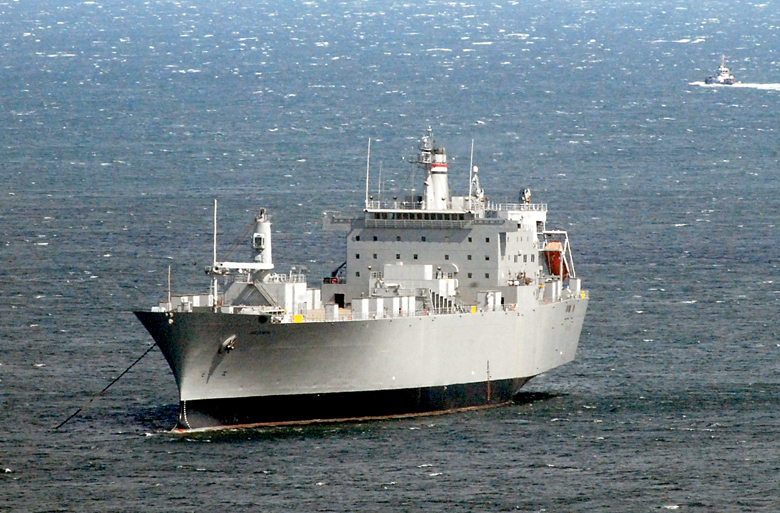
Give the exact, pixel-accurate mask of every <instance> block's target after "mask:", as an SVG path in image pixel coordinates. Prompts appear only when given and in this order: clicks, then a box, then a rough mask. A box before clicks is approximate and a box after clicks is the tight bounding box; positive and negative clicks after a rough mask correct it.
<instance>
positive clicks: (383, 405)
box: [176, 378, 528, 430]
mask: <svg viewBox="0 0 780 513" xmlns="http://www.w3.org/2000/svg"><path fill="white" fill-rule="evenodd" d="M527 381H528V378H518V379H505V380H499V381H490V382H488V381H485V382H481V383H463V384H457V385H449V386H438V387H426V388H416V389H404V390H377V391H366V392H338V393H325V394H306V395H290V396H286V395H279V396H270V397H239V398H228V399H203V400H195V401H182V402H181V403H180V405H179V421H178V424H177V427H176V428H177V429H179V430H192V429H209V428H215V427H216V428H218V427H223V426H233V427H235V426H253V425H264V424H268V425H279V424H300V423H312V422H333V421H349V420H369V419H383V418H395V417H410V416H416V415H430V414H435V413H444V412H454V411H462V410H469V409H476V408H487V407H493V406H501V405H505V404H507V403H509V402H511V401H512V397H513V396H514V395H515V394H516V393H517V391H518V390H519V389H520V388H521V387H522V386H523V385H524V384H525V383H526V382H527Z"/></svg>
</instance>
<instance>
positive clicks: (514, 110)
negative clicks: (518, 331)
mask: <svg viewBox="0 0 780 513" xmlns="http://www.w3.org/2000/svg"><path fill="white" fill-rule="evenodd" d="M779 38H780V7H779V6H778V5H777V4H776V3H772V2H765V3H756V2H748V1H744V0H729V1H717V0H698V1H695V2H694V1H680V2H671V1H663V0H661V1H658V2H618V1H609V0H593V1H587V0H585V1H567V0H549V1H544V0H529V1H505V0H493V1H481V0H477V1H474V2H448V1H440V0H430V1H423V2H394V1H389V2H385V1H381V2H380V1H374V0H371V1H349V2H333V1H328V2H326V1H310V2H302V1H292V0H291V1H289V2H265V1H247V0H236V1H224V0H217V1H205V0H191V1H162V0H160V1H149V2H138V1H129V0H124V1H123V0H116V1H100V0H96V1H84V2H73V1H68V0H65V1H60V0H58V1H56V2H55V1H53V0H39V1H35V2H17V1H13V2H9V1H5V2H0V169H1V170H2V187H0V243H1V246H0V263H1V264H2V265H0V344H1V345H2V351H0V511H41V512H42V511H206V510H231V511H386V510H388V511H389V510H392V511H423V510H424V511H449V512H451V511H510V510H511V511H588V512H592V511H655V510H679V511H746V512H747V511H751V512H752V511H776V510H777V507H778V506H777V505H778V504H780V487H778V484H777V475H778V470H779V469H780V463H778V462H780V380H779V379H778V370H779V369H780V365H779V364H778V362H779V361H780V337H778V332H779V331H780V326H779V325H778V313H779V312H778V306H779V305H780V302H779V300H780V275H778V262H779V261H780V255H779V254H778V253H779V251H780V250H778V241H779V240H780V233H779V232H778V224H779V223H780V200H779V199H778V198H780V187H779V186H778V172H779V171H780V158H779V157H778V141H779V140H780V133H778V132H779V131H780V128H779V127H780V108H779V107H780V105H779V104H780V54H779V53H778V52H779V51H780V41H779V40H778V39H779ZM722 55H725V57H726V60H727V61H726V62H727V65H728V66H729V67H730V69H731V70H732V72H733V73H734V75H735V76H736V77H737V78H738V79H739V80H741V81H742V82H743V84H741V85H740V86H739V87H720V86H705V85H704V83H703V81H704V79H705V78H706V77H707V76H708V75H711V74H713V73H714V72H715V69H716V68H717V66H718V64H720V59H721V56H722ZM429 126H430V127H432V128H433V130H434V135H435V137H436V139H437V141H438V142H440V143H441V144H443V145H444V146H446V148H447V151H448V154H449V156H450V161H451V164H450V176H451V181H450V185H451V188H452V189H453V190H454V191H455V192H461V193H462V192H463V191H464V189H465V188H467V173H468V162H469V159H470V150H471V141H472V140H473V141H474V164H476V165H478V166H479V168H480V174H481V179H482V183H483V187H484V188H485V189H486V191H487V193H488V195H489V196H491V198H492V199H495V200H500V201H503V200H510V201H512V200H515V199H516V197H517V193H518V191H520V190H522V189H523V188H525V187H528V188H530V189H531V191H532V194H533V199H534V201H539V202H544V203H546V204H547V205H548V208H549V210H550V212H549V222H548V226H550V227H556V228H561V229H566V230H568V231H569V235H570V238H571V241H572V245H573V249H574V256H575V265H576V270H577V272H578V274H579V275H580V276H581V277H582V278H583V282H584V287H585V288H587V289H588V290H589V292H590V297H591V302H590V307H589V312H588V316H587V318H586V322H585V327H584V330H583V333H582V338H581V341H580V348H579V351H578V357H577V359H576V360H575V361H574V362H572V363H570V364H568V365H566V366H564V367H561V368H559V369H556V370H555V371H553V372H549V373H546V374H544V375H541V376H538V377H537V378H535V379H533V380H532V381H531V382H530V383H529V384H528V385H527V386H526V388H525V389H524V393H522V394H521V395H520V396H519V398H518V402H517V404H514V405H510V406H508V407H504V408H500V409H493V410H483V411H475V412H468V413H459V414H450V415H441V416H434V417H423V418H414V419H405V420H389V421H382V422H363V423H345V424H326V425H320V426H302V427H300V426H299V427H278V428H263V429H253V430H232V431H225V432H220V433H201V434H195V435H187V436H181V435H174V434H171V433H170V432H169V430H170V428H172V427H173V426H174V424H175V417H176V411H177V391H176V386H175V383H174V380H173V377H172V375H171V373H170V371H169V369H168V368H167V365H166V363H165V362H164V359H163V357H162V355H161V354H160V352H159V351H158V350H156V349H154V350H153V351H152V352H151V353H150V354H149V355H147V356H146V357H145V358H144V359H142V361H141V362H139V363H138V365H136V366H135V367H134V368H133V369H132V370H131V371H130V372H128V373H127V374H126V375H124V376H123V377H122V379H120V380H119V381H118V382H117V383H116V384H115V385H113V386H112V387H111V388H110V389H109V390H108V391H107V392H106V393H105V394H104V395H103V396H102V397H100V398H98V399H97V400H95V401H94V402H93V403H92V404H91V405H90V406H89V407H88V408H86V409H85V410H84V411H82V413H81V414H80V415H78V416H77V417H75V418H74V419H73V420H71V421H70V422H68V423H67V424H65V425H64V426H63V427H62V428H60V429H58V430H55V429H54V427H55V426H57V425H58V424H59V423H61V422H62V421H63V420H64V419H65V418H67V417H68V416H69V415H70V414H71V413H73V412H74V411H76V410H77V409H78V408H80V407H82V406H84V405H85V404H86V403H87V402H88V401H89V400H90V399H91V398H92V397H93V396H94V395H95V394H97V393H98V392H99V391H100V390H102V389H103V388H104V387H105V386H106V385H108V384H109V383H110V382H111V380H112V379H114V378H116V377H117V376H118V375H119V374H120V373H121V372H122V371H124V370H125V369H126V368H127V367H128V366H129V365H130V364H131V363H132V362H133V361H135V360H136V359H137V358H138V357H139V356H140V355H141V354H143V352H144V351H145V350H146V348H147V347H149V345H150V344H151V338H150V337H149V336H148V335H147V334H146V332H145V331H144V329H143V327H142V326H141V325H140V323H138V322H137V321H136V320H135V318H134V316H133V315H132V309H137V308H148V307H150V306H151V305H153V304H155V303H156V302H157V301H159V300H160V299H162V298H164V297H165V294H166V290H167V270H168V266H171V268H172V281H173V287H174V290H178V291H181V292H187V291H198V290H201V289H204V288H205V287H206V286H207V283H206V277H205V276H204V275H203V271H202V268H203V267H204V266H206V265H208V264H209V263H210V260H211V230H212V228H211V223H212V219H211V216H212V211H211V209H212V202H213V200H214V199H217V200H218V201H219V205H220V210H219V217H220V225H219V234H220V241H221V243H220V251H221V252H225V251H227V249H228V248H229V246H230V245H231V243H232V241H233V240H234V238H235V237H236V236H237V234H239V233H240V232H241V231H242V230H243V228H244V226H245V225H246V224H247V223H248V222H249V221H250V220H251V216H252V215H253V214H254V212H256V211H257V209H258V208H259V207H266V208H268V209H269V211H270V212H271V213H272V214H273V221H274V257H275V263H276V264H277V266H278V267H279V268H281V269H285V268H287V267H288V266H290V265H305V266H306V267H307V268H308V269H309V273H310V276H311V277H312V281H313V282H314V281H316V279H317V277H319V276H321V275H323V274H324V273H327V272H329V271H331V270H332V269H333V268H335V267H336V266H338V265H339V264H340V263H341V262H342V261H343V250H344V243H343V241H341V240H339V239H338V238H334V237H333V236H332V235H331V234H330V233H327V234H326V233H324V232H323V231H322V230H321V227H320V219H321V215H322V212H323V211H324V210H327V209H337V210H342V211H344V212H352V211H357V210H358V209H359V207H360V204H361V201H362V199H363V195H364V194H365V191H364V186H365V181H364V180H365V158H366V157H365V152H366V147H367V142H368V138H369V137H370V138H372V157H371V158H372V170H378V167H379V166H381V169H382V176H383V179H382V185H383V188H384V190H385V191H386V192H387V191H399V193H401V191H404V190H407V191H408V189H409V188H410V187H412V185H411V183H412V182H410V181H409V171H410V168H409V165H408V164H407V163H406V161H405V159H406V158H408V157H409V156H410V155H411V154H412V153H413V152H414V149H415V143H416V140H417V138H418V137H419V136H421V135H422V134H423V133H424V131H425V130H426V129H427V128H428V127H429ZM418 178H419V177H418ZM372 188H376V189H378V183H376V184H373V185H372ZM372 190H373V189H372Z"/></svg>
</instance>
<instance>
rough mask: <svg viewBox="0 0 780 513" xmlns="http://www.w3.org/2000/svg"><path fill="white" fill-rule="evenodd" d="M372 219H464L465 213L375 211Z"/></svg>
mask: <svg viewBox="0 0 780 513" xmlns="http://www.w3.org/2000/svg"><path fill="white" fill-rule="evenodd" d="M374 219H404V220H406V219H409V220H419V221H423V220H425V221H465V220H466V215H465V214H431V213H430V212H428V213H423V212H375V213H374Z"/></svg>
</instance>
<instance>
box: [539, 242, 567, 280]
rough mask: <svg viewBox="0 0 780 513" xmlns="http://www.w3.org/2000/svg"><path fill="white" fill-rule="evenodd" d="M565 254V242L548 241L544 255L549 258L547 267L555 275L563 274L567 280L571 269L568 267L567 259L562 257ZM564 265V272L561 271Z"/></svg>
mask: <svg viewBox="0 0 780 513" xmlns="http://www.w3.org/2000/svg"><path fill="white" fill-rule="evenodd" d="M562 255H563V244H561V243H560V242H558V241H551V242H548V243H547V245H546V246H544V256H545V258H546V259H547V268H548V269H549V270H550V274H552V275H553V276H562V277H563V278H562V279H563V280H565V279H566V278H567V277H568V276H569V270H568V269H567V268H566V261H565V260H563V258H561V256H562ZM561 266H563V273H561Z"/></svg>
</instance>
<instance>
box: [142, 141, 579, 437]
mask: <svg viewBox="0 0 780 513" xmlns="http://www.w3.org/2000/svg"><path fill="white" fill-rule="evenodd" d="M413 161H414V163H415V164H416V165H418V166H420V167H421V168H422V170H423V174H424V181H423V189H422V195H419V196H418V195H415V194H412V195H410V196H408V197H404V198H402V199H398V197H397V196H394V197H392V199H391V200H385V199H381V198H380V199H374V198H373V197H372V196H369V194H368V186H367V188H366V200H365V207H364V209H363V213H362V215H361V216H357V217H349V216H343V215H341V214H340V213H338V212H326V213H325V214H324V217H323V227H324V228H325V229H326V230H332V231H343V232H345V233H346V247H347V258H346V261H345V262H344V264H342V265H341V266H340V267H339V268H338V269H337V270H336V271H334V272H333V273H331V275H330V276H326V277H325V278H324V279H323V280H322V282H321V283H319V284H318V285H319V286H316V287H310V286H309V285H308V284H307V281H306V275H305V273H304V272H303V270H302V269H293V270H291V271H290V272H288V273H285V274H277V273H274V272H273V268H274V265H273V260H272V257H271V229H270V219H269V217H268V214H267V213H266V212H265V211H264V210H261V212H260V213H259V214H258V215H257V216H256V218H255V228H254V232H253V234H252V236H251V240H250V243H251V251H252V258H251V259H250V261H249V262H245V263H242V262H220V261H218V260H217V254H216V241H215V245H214V248H215V249H214V259H213V260H214V261H213V265H212V266H210V267H209V268H208V269H207V273H208V274H210V275H211V276H212V285H211V289H210V290H209V292H208V293H207V294H199V295H198V294H196V295H170V294H169V298H168V300H167V301H165V302H162V303H160V305H158V306H157V307H154V308H153V309H152V311H151V312H136V315H137V316H138V317H139V319H140V320H141V321H142V322H143V323H144V325H145V326H146V327H147V329H148V330H149V332H150V333H151V334H152V336H153V337H154V339H155V341H156V342H157V344H158V345H159V346H160V348H161V349H162V351H163V354H164V355H165V357H166V359H167V360H168V362H169V364H170V366H171V369H172V370H173V373H174V376H175V377H176V381H177V384H178V386H179V394H180V414H179V419H178V427H179V428H180V429H196V428H208V427H218V426H227V425H239V424H257V423H266V422H288V421H311V420H328V419H343V418H356V417H381V416H388V415H391V416H392V415H409V414H424V413H431V412H437V411H447V410H454V409H460V408H469V407H481V406H491V405H496V404H502V403H506V402H508V401H510V400H511V398H512V396H513V394H515V393H516V392H517V391H518V389H519V388H520V387H521V386H522V385H523V384H524V383H525V382H526V381H527V380H528V379H530V378H531V377H533V376H535V375H537V374H539V373H541V372H545V371H547V370H549V369H552V368H554V367H557V366H559V365H561V364H564V363H566V362H568V361H570V360H572V359H573V358H574V355H575V351H576V347H577V344H578V341H579V335H580V331H581V328H582V322H583V319H584V315H585V310H586V307H587V302H588V298H587V293H586V292H585V291H584V290H582V287H581V282H580V279H579V277H577V275H576V272H575V269H574V263H573V258H572V252H571V248H570V245H569V239H568V234H567V232H565V231H561V230H549V229H547V227H546V216H547V206H546V205H544V204H538V203H532V202H531V195H530V191H528V190H527V189H525V190H523V191H522V192H521V193H520V195H519V197H518V202H516V203H494V202H491V201H490V200H489V199H488V198H487V197H486V196H485V193H484V191H483V190H482V188H481V187H480V184H479V170H478V168H477V167H475V166H470V170H469V174H470V176H469V191H468V193H467V194H466V195H463V196H451V195H450V192H449V184H448V174H447V173H448V169H447V156H446V152H445V150H444V148H443V147H437V146H436V144H435V141H434V139H433V134H432V132H431V131H430V130H429V131H428V133H427V134H426V135H425V136H423V137H422V139H421V141H420V145H419V148H418V154H417V156H416V157H415V158H414V159H413ZM366 181H367V184H368V176H367V177H366ZM215 225H216V208H215ZM215 233H216V230H215Z"/></svg>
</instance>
